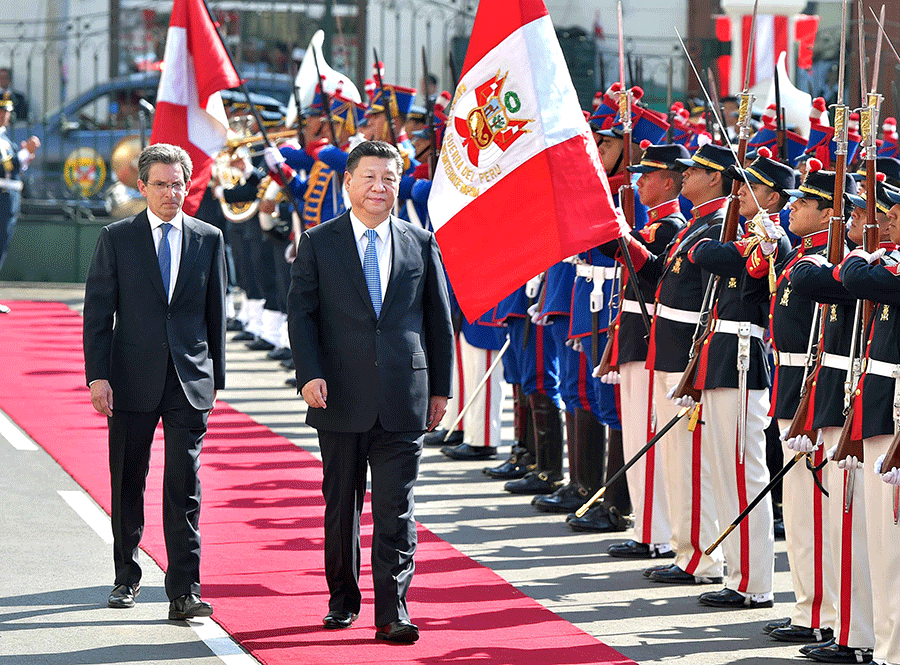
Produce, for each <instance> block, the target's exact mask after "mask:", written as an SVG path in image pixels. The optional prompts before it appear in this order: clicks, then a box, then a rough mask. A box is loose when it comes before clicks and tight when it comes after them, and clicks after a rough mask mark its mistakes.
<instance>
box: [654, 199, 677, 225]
mask: <svg viewBox="0 0 900 665" xmlns="http://www.w3.org/2000/svg"><path fill="white" fill-rule="evenodd" d="M680 210H681V205H680V204H679V203H678V199H672V200H671V201H666V202H665V203H660V204H659V205H658V206H655V207H653V208H650V209H649V210H648V211H647V219H648V220H649V221H651V222H655V221H657V220H660V219H662V218H663V217H668V216H670V215H674V214H675V213H676V212H679V211H680Z"/></svg>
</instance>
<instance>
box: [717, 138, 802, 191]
mask: <svg viewBox="0 0 900 665" xmlns="http://www.w3.org/2000/svg"><path fill="white" fill-rule="evenodd" d="M725 174H726V175H727V176H728V177H729V178H732V179H733V180H738V181H740V182H743V181H744V180H745V179H746V181H747V182H748V183H750V184H751V185H753V184H759V185H765V186H766V187H769V188H770V189H774V190H775V191H776V192H781V193H785V192H787V191H788V190H792V189H794V187H796V186H797V176H796V173H795V171H794V169H792V168H791V167H790V166H788V165H787V164H782V163H781V162H777V161H775V160H774V159H772V152H771V151H770V150H769V149H768V148H766V147H765V146H763V147H761V148H760V149H759V156H758V157H757V158H756V159H755V160H753V162H752V163H751V164H750V165H749V166H747V167H746V168H741V167H739V166H737V165H734V166H729V167H728V168H727V169H726V170H725Z"/></svg>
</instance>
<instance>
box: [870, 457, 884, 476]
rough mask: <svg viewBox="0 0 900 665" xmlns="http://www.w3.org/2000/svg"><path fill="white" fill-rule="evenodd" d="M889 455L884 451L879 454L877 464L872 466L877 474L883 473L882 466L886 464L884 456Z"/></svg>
mask: <svg viewBox="0 0 900 665" xmlns="http://www.w3.org/2000/svg"><path fill="white" fill-rule="evenodd" d="M886 456H887V453H882V454H881V455H879V456H878V459H877V460H875V464H874V465H873V466H872V469H873V470H874V471H875V473H876V474H881V466H882V465H883V464H884V458H885V457H886Z"/></svg>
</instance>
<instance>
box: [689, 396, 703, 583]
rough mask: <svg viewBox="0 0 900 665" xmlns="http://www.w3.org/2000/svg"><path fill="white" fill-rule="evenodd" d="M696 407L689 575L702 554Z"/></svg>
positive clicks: (692, 446) (692, 461)
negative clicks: (691, 554)
mask: <svg viewBox="0 0 900 665" xmlns="http://www.w3.org/2000/svg"><path fill="white" fill-rule="evenodd" d="M698 408H699V409H700V418H699V419H698V422H697V426H696V427H695V428H694V431H693V437H692V439H691V549H693V550H694V555H693V556H692V557H691V560H690V562H689V563H688V565H687V568H686V569H685V572H686V573H690V574H691V575H693V574H694V571H695V570H697V566H698V565H700V557H701V556H702V555H703V548H702V547H701V546H700V499H701V497H700V469H701V466H700V460H701V457H700V456H701V455H702V452H701V447H700V444H701V433H700V430H701V429H702V427H703V426H702V425H701V424H700V422H699V421H700V420H702V419H703V407H702V406H699V407H698Z"/></svg>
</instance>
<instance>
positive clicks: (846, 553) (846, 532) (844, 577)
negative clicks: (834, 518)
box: [831, 471, 855, 646]
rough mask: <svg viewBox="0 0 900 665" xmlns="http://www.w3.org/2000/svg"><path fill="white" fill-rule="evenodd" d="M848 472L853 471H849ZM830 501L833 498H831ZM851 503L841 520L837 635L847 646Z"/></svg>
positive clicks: (840, 641) (848, 631)
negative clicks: (839, 605)
mask: <svg viewBox="0 0 900 665" xmlns="http://www.w3.org/2000/svg"><path fill="white" fill-rule="evenodd" d="M847 473H848V472H847V471H844V472H843V474H844V482H843V483H842V484H843V487H844V492H843V496H842V497H841V498H842V499H843V502H844V505H847ZM850 473H855V471H851V472H850ZM831 500H832V501H833V500H834V499H831ZM852 571H853V504H852V503H851V504H850V510H845V511H844V513H843V517H842V520H841V599H840V603H841V612H840V614H841V634H840V635H838V644H843V645H845V646H848V644H847V640H848V639H849V638H850V615H851V613H852V607H853V605H852V598H853V573H852Z"/></svg>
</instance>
